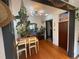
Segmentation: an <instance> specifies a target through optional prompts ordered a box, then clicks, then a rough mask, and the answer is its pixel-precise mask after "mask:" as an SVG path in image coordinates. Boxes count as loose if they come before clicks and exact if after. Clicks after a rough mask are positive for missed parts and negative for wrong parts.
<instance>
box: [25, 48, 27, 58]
mask: <svg viewBox="0 0 79 59" xmlns="http://www.w3.org/2000/svg"><path fill="white" fill-rule="evenodd" d="M25 55H26V58H27V49H26V51H25Z"/></svg>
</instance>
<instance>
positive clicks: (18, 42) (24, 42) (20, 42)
mask: <svg viewBox="0 0 79 59" xmlns="http://www.w3.org/2000/svg"><path fill="white" fill-rule="evenodd" d="M16 44H17V46H16V49H17V51H18V50H19V46H22V45H24V48H26V47H27V45H26V38H23V39H22V40H20V41H17V40H16ZM24 48H22V49H24Z"/></svg>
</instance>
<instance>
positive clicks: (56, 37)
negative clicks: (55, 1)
mask: <svg viewBox="0 0 79 59" xmlns="http://www.w3.org/2000/svg"><path fill="white" fill-rule="evenodd" d="M63 12H66V11H65V10H61V9H58V10H56V11H55V12H53V11H52V12H51V14H50V15H49V16H47V17H46V20H50V19H53V24H52V25H53V44H55V45H56V46H59V14H61V13H63Z"/></svg>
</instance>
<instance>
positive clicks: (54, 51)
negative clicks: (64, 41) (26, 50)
mask: <svg viewBox="0 0 79 59" xmlns="http://www.w3.org/2000/svg"><path fill="white" fill-rule="evenodd" d="M39 47H40V49H39V52H38V53H37V54H35V51H34V50H32V56H29V54H28V57H27V59H70V58H69V57H68V56H67V54H66V52H65V51H64V50H63V49H61V48H59V47H57V46H55V45H53V44H52V43H50V42H48V41H45V40H41V41H40V45H39ZM20 59H26V58H25V55H24V54H22V55H21V56H20Z"/></svg>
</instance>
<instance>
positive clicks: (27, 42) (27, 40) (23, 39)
mask: <svg viewBox="0 0 79 59" xmlns="http://www.w3.org/2000/svg"><path fill="white" fill-rule="evenodd" d="M29 38H30V37H23V38H19V40H17V41H16V46H18V45H22V44H29ZM31 38H36V42H37V46H38V49H39V40H38V38H37V37H31Z"/></svg>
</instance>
